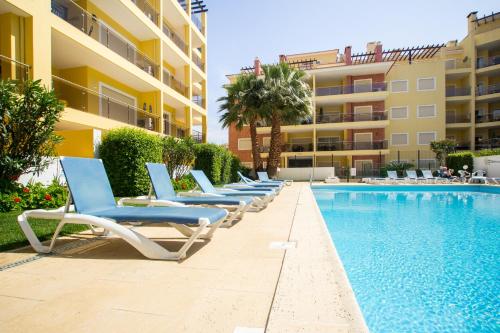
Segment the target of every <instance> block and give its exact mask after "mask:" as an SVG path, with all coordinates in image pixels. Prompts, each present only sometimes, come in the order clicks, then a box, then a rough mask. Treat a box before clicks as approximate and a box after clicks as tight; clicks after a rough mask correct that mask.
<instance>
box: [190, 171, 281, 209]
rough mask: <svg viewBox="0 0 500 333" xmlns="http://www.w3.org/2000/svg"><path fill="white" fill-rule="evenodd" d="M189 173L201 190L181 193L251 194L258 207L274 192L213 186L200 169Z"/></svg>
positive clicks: (263, 204) (265, 203) (274, 193)
mask: <svg viewBox="0 0 500 333" xmlns="http://www.w3.org/2000/svg"><path fill="white" fill-rule="evenodd" d="M191 175H192V176H193V177H194V180H195V181H196V183H197V184H198V187H199V188H200V189H201V191H202V192H184V193H182V195H193V196H242V195H244V196H252V197H256V199H257V200H256V201H257V202H258V205H259V207H265V206H267V204H268V203H269V202H271V201H272V200H274V197H275V196H276V192H274V191H257V190H249V189H238V190H237V189H228V188H222V189H217V188H215V187H214V186H213V185H212V183H211V182H210V180H209V179H208V178H207V176H206V175H205V173H204V172H203V171H201V170H191Z"/></svg>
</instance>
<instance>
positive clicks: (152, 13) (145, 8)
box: [131, 0, 159, 25]
mask: <svg viewBox="0 0 500 333" xmlns="http://www.w3.org/2000/svg"><path fill="white" fill-rule="evenodd" d="M131 1H132V2H133V3H134V4H135V5H136V6H137V8H139V9H140V10H141V11H142V12H143V13H144V15H146V16H147V17H148V18H149V19H150V20H151V21H153V23H154V24H156V25H158V18H159V14H158V12H157V11H156V9H155V8H154V7H153V6H152V5H151V4H150V3H149V2H148V1H146V0H131Z"/></svg>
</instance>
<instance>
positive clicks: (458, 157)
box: [446, 152, 474, 171]
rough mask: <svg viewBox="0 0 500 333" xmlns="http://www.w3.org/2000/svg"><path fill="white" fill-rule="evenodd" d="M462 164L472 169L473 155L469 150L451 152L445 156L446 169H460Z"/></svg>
mask: <svg viewBox="0 0 500 333" xmlns="http://www.w3.org/2000/svg"><path fill="white" fill-rule="evenodd" d="M464 165H467V166H468V167H469V170H473V169H474V156H473V155H472V153H471V152H461V153H453V154H449V155H448V156H447V157H446V166H447V167H448V169H453V170H455V171H457V170H462V169H463V166H464Z"/></svg>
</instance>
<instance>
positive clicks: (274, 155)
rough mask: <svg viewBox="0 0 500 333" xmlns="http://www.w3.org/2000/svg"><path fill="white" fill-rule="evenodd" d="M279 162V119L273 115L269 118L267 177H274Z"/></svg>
mask: <svg viewBox="0 0 500 333" xmlns="http://www.w3.org/2000/svg"><path fill="white" fill-rule="evenodd" d="M280 161H281V119H280V117H279V116H278V115H275V114H273V116H272V117H271V147H270V148H269V158H268V159H267V173H268V174H269V177H275V176H276V174H277V173H278V167H279V165H280Z"/></svg>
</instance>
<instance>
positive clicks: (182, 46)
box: [162, 22, 188, 55]
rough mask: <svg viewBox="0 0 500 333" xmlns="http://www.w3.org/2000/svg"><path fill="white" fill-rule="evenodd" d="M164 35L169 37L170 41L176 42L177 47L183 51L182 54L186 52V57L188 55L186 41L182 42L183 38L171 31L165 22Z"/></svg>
mask: <svg viewBox="0 0 500 333" xmlns="http://www.w3.org/2000/svg"><path fill="white" fill-rule="evenodd" d="M162 30H163V33H164V34H165V35H166V36H167V37H168V38H170V40H171V41H172V42H174V44H175V45H177V47H179V49H181V50H182V52H184V53H185V54H186V55H187V54H188V53H187V52H188V49H187V46H186V43H184V41H183V40H182V38H181V37H179V35H177V34H176V33H175V32H174V31H173V30H172V29H170V27H169V26H168V25H166V24H165V22H163V29H162Z"/></svg>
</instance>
